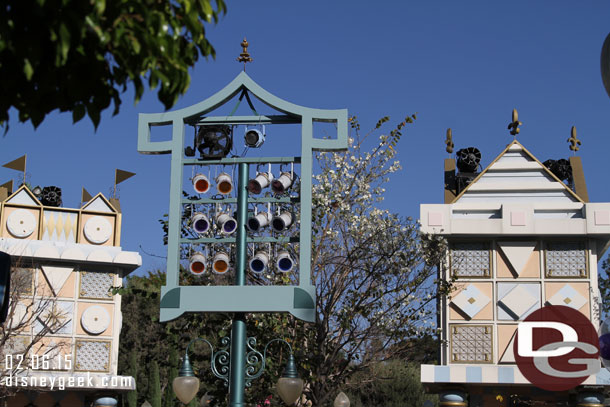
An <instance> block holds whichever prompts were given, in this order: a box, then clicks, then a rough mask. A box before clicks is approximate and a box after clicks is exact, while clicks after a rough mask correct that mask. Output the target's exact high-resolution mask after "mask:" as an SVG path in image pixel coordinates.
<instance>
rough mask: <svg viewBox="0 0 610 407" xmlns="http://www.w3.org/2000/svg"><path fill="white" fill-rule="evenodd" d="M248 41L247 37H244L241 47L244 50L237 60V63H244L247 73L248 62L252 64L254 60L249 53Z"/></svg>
mask: <svg viewBox="0 0 610 407" xmlns="http://www.w3.org/2000/svg"><path fill="white" fill-rule="evenodd" d="M248 45H250V44H248V40H246V37H244V40H243V41H242V42H241V46H242V48H243V51H242V53H241V54H239V58H237V62H243V63H244V72H246V64H247V63H248V62H252V58H250V53H248Z"/></svg>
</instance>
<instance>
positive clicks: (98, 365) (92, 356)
mask: <svg viewBox="0 0 610 407" xmlns="http://www.w3.org/2000/svg"><path fill="white" fill-rule="evenodd" d="M74 368H75V370H79V371H89V372H107V371H108V370H109V368H110V341H88V340H82V339H77V340H76V357H75V363H74Z"/></svg>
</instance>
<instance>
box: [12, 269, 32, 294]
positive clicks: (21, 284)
mask: <svg viewBox="0 0 610 407" xmlns="http://www.w3.org/2000/svg"><path fill="white" fill-rule="evenodd" d="M11 273H12V274H13V275H12V276H11V289H12V290H16V292H17V293H19V295H32V293H33V285H34V270H33V269H30V268H22V267H14V268H13V269H12V271H11Z"/></svg>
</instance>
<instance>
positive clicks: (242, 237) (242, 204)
mask: <svg viewBox="0 0 610 407" xmlns="http://www.w3.org/2000/svg"><path fill="white" fill-rule="evenodd" d="M247 186H248V164H247V163H240V164H239V173H238V182H237V242H236V246H237V247H236V252H237V255H236V259H235V285H236V286H242V285H246V260H247V255H248V253H247V248H248V247H247V242H246V219H247V217H248V190H247V189H246V187H247ZM245 357H246V314H245V313H243V312H237V313H235V316H234V317H233V324H232V325H231V363H230V366H229V368H230V372H231V377H230V379H229V407H243V406H245V403H244V393H245V392H244V389H245V387H246V377H245V376H246V360H245Z"/></svg>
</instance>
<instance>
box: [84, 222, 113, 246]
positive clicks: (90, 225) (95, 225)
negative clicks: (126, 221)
mask: <svg viewBox="0 0 610 407" xmlns="http://www.w3.org/2000/svg"><path fill="white" fill-rule="evenodd" d="M83 233H84V234H85V237H86V238H87V240H89V241H90V242H91V243H95V244H102V243H105V242H107V241H108V239H110V236H112V225H111V224H110V222H108V220H106V219H105V218H103V217H101V216H94V217H92V218H89V219H88V220H87V221H86V222H85V227H84V229H83Z"/></svg>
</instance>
